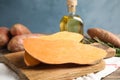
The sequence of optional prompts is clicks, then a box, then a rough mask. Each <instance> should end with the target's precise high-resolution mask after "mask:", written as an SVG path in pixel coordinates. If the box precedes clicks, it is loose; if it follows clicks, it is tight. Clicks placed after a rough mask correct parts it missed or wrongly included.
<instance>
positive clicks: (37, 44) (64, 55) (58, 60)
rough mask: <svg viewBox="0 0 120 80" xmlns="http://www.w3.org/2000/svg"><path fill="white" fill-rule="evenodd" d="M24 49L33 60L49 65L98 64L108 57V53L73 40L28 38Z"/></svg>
mask: <svg viewBox="0 0 120 80" xmlns="http://www.w3.org/2000/svg"><path fill="white" fill-rule="evenodd" d="M23 45H24V48H25V50H26V51H27V52H28V54H29V55H31V56H32V57H33V58H35V59H37V60H39V61H41V62H43V63H47V64H64V63H76V64H90V65H91V64H96V63H97V62H98V61H99V60H101V59H103V58H104V57H105V56H106V54H107V53H106V51H105V50H103V49H100V48H96V47H93V46H90V45H88V44H82V43H78V42H76V41H73V40H64V39H59V40H46V39H42V38H28V39H25V40H24V44H23Z"/></svg>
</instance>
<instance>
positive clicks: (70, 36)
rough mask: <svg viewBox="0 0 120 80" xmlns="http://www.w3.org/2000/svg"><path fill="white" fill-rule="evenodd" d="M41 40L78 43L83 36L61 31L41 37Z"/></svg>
mask: <svg viewBox="0 0 120 80" xmlns="http://www.w3.org/2000/svg"><path fill="white" fill-rule="evenodd" d="M41 38H44V39H48V40H58V39H62V40H66V39H67V40H73V41H76V42H80V41H81V40H82V39H83V35H81V34H78V33H73V32H68V31H62V32H57V33H53V34H51V35H48V36H42V37H41Z"/></svg>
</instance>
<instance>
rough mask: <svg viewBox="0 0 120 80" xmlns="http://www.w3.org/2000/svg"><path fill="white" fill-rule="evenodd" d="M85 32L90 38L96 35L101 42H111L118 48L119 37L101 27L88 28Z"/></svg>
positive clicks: (119, 45)
mask: <svg viewBox="0 0 120 80" xmlns="http://www.w3.org/2000/svg"><path fill="white" fill-rule="evenodd" d="M87 33H88V35H89V36H90V37H91V38H95V37H97V38H98V39H100V40H101V41H103V42H107V43H111V44H112V45H114V46H115V47H119V48H120V38H118V37H117V36H116V35H115V34H113V33H111V32H109V31H107V30H104V29H101V28H89V29H88V30H87Z"/></svg>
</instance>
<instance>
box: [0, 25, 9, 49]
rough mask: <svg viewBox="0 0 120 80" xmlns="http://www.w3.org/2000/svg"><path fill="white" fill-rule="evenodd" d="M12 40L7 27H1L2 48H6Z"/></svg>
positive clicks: (0, 42) (0, 46) (0, 39)
mask: <svg viewBox="0 0 120 80" xmlns="http://www.w3.org/2000/svg"><path fill="white" fill-rule="evenodd" d="M9 40H10V31H9V29H8V28H7V27H0V48H3V47H5V46H6V45H7V44H8V42H9Z"/></svg>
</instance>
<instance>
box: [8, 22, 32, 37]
mask: <svg viewBox="0 0 120 80" xmlns="http://www.w3.org/2000/svg"><path fill="white" fill-rule="evenodd" d="M10 33H11V34H12V35H13V36H17V35H22V34H30V33H31V31H30V30H29V29H28V28H27V27H26V26H24V25H23V24H14V25H13V26H12V27H11V29H10Z"/></svg>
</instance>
